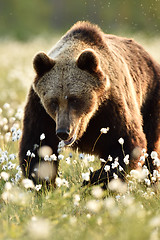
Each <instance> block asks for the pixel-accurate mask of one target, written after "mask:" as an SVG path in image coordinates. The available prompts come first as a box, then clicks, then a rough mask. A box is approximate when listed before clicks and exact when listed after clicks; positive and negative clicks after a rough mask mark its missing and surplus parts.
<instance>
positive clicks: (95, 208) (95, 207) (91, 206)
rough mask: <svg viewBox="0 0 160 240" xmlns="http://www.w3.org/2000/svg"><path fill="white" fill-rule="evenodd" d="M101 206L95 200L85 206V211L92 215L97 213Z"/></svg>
mask: <svg viewBox="0 0 160 240" xmlns="http://www.w3.org/2000/svg"><path fill="white" fill-rule="evenodd" d="M101 206H102V204H101V202H99V201H97V200H90V201H88V202H87V204H86V207H87V209H88V210H89V211H91V212H93V213H97V212H99V211H100V209H101Z"/></svg>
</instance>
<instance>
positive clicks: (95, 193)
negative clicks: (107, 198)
mask: <svg viewBox="0 0 160 240" xmlns="http://www.w3.org/2000/svg"><path fill="white" fill-rule="evenodd" d="M91 193H92V195H93V197H95V198H102V197H103V190H102V188H101V187H99V186H95V187H93V188H92V191H91Z"/></svg>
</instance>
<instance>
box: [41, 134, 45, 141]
mask: <svg viewBox="0 0 160 240" xmlns="http://www.w3.org/2000/svg"><path fill="white" fill-rule="evenodd" d="M44 139H45V134H44V133H42V134H41V136H40V140H41V141H42V140H44Z"/></svg>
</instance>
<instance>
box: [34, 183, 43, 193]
mask: <svg viewBox="0 0 160 240" xmlns="http://www.w3.org/2000/svg"><path fill="white" fill-rule="evenodd" d="M41 188H42V184H38V185H36V186H35V190H36V191H37V192H38V191H39V190H41Z"/></svg>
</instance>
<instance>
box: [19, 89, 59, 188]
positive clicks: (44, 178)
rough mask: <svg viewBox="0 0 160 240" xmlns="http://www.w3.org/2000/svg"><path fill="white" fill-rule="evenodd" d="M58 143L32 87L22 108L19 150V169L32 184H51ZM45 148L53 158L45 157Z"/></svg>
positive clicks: (50, 121)
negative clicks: (23, 108) (22, 116)
mask: <svg viewBox="0 0 160 240" xmlns="http://www.w3.org/2000/svg"><path fill="white" fill-rule="evenodd" d="M58 142H59V140H58V138H57V136H56V135H55V122H54V121H53V120H52V119H51V117H50V116H49V115H48V114H47V113H46V111H45V109H44V108H43V106H42V104H41V102H40V99H39V97H38V96H37V94H36V93H35V92H34V90H33V88H31V89H30V92H29V95H28V101H27V104H26V107H25V112H24V119H23V131H22V138H21V142H20V147H19V160H20V166H21V168H22V172H23V175H24V176H25V177H26V178H30V179H32V180H33V181H34V183H35V184H38V183H43V182H51V183H52V184H53V185H54V181H55V178H56V174H57V171H58V160H57V159H56V157H55V155H53V154H56V153H57V148H58ZM45 148H48V149H50V154H49V155H52V156H48V158H47V157H46V158H45V156H44V152H45ZM41 150H44V151H43V152H42V151H41ZM46 154H47V153H46Z"/></svg>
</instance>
